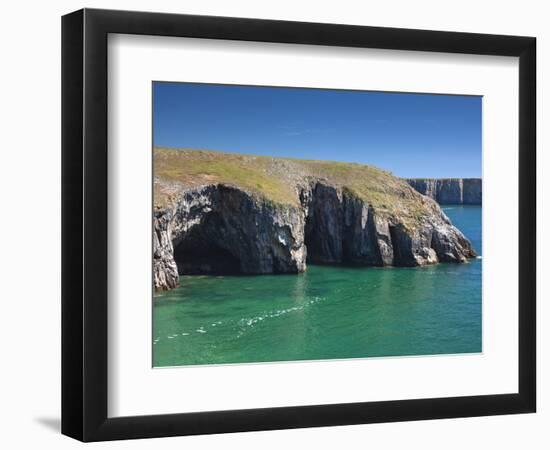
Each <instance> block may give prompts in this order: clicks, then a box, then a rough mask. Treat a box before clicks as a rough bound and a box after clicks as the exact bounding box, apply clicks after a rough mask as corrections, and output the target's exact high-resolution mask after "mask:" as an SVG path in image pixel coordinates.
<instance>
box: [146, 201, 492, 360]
mask: <svg viewBox="0 0 550 450" xmlns="http://www.w3.org/2000/svg"><path fill="white" fill-rule="evenodd" d="M443 210H444V211H445V213H446V214H447V215H448V216H449V218H450V219H451V220H452V222H453V223H454V224H455V225H456V226H457V227H458V228H459V229H460V230H461V231H462V232H463V233H464V234H465V235H466V236H467V237H468V238H469V239H470V240H471V241H472V244H473V245H474V248H475V249H476V251H477V253H478V254H479V255H481V207H479V206H448V207H443ZM481 267H482V259H481V257H478V259H473V260H471V262H469V263H467V264H438V265H435V266H427V267H417V268H396V267H390V268H373V267H367V268H357V267H329V266H313V265H309V266H308V270H307V271H306V272H305V273H304V274H300V275H260V276H225V277H222V276H185V277H182V280H181V287H180V288H178V289H175V290H173V291H169V292H164V293H161V294H159V297H157V298H155V299H154V305H153V366H155V367H160V366H181V365H194V364H226V363H251V362H265V361H293V360H312V359H332V358H364V357H373V356H403V355H435V354H452V353H474V352H481Z"/></svg>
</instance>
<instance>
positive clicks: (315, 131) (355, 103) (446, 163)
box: [153, 82, 481, 177]
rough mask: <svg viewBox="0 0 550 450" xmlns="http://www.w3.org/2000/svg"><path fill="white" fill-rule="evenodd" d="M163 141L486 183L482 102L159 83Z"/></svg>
mask: <svg viewBox="0 0 550 450" xmlns="http://www.w3.org/2000/svg"><path fill="white" fill-rule="evenodd" d="M153 141H154V145H156V146H163V147H179V148H197V149H210V150H221V151H230V152H236V153H251V154H257V155H270V156H288V157H294V158H305V159H327V160H335V161H351V162H359V163H365V164H372V165H375V166H378V167H381V168H384V169H386V170H390V171H392V172H393V173H394V174H395V175H397V176H401V177H480V176H481V97H474V96H455V95H429V94H402V93H388V92H365V91H342V90H326V89H301V88H269V87H253V86H226V85H209V84H195V83H189V84H188V83H165V82H155V83H154V84H153Z"/></svg>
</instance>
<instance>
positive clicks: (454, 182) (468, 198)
mask: <svg viewBox="0 0 550 450" xmlns="http://www.w3.org/2000/svg"><path fill="white" fill-rule="evenodd" d="M406 181H407V183H409V184H410V185H411V186H412V187H413V188H414V189H416V190H417V191H418V192H420V193H421V194H423V195H426V196H428V197H430V198H432V199H434V200H435V201H436V202H437V203H439V204H440V205H481V178H407V179H406Z"/></svg>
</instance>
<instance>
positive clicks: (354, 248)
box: [153, 149, 475, 290]
mask: <svg viewBox="0 0 550 450" xmlns="http://www.w3.org/2000/svg"><path fill="white" fill-rule="evenodd" d="M154 164H155V167H154V170H155V186H154V188H155V208H154V217H153V223H154V236H153V250H154V285H155V289H157V290H162V289H172V288H174V287H176V286H178V284H179V275H181V274H205V273H207V274H267V273H299V272H303V271H304V270H306V266H307V263H318V264H355V265H364V266H388V265H395V266H419V265H425V264H433V263H437V262H464V261H466V260H467V258H470V257H473V256H475V251H474V249H473V248H472V246H471V244H470V242H469V241H468V240H467V239H466V238H465V237H464V236H463V235H462V233H461V232H460V231H459V230H458V229H456V228H455V227H454V226H453V225H452V224H451V222H450V221H449V219H448V218H447V217H446V216H445V214H444V213H443V212H442V211H441V209H440V208H439V206H438V205H437V204H436V203H435V202H434V201H433V200H431V199H430V198H428V197H425V196H422V195H420V194H418V193H417V192H416V191H415V190H414V189H412V188H411V187H410V186H409V185H408V184H407V183H406V182H404V181H403V180H400V179H398V178H396V177H394V176H392V175H391V174H389V173H388V172H385V171H381V170H379V169H375V168H372V167H370V166H364V165H358V164H346V163H330V162H320V161H301V160H293V159H280V158H268V157H256V156H249V155H248V156H247V155H236V154H228V153H219V152H204V151H193V150H171V149H155V159H154Z"/></svg>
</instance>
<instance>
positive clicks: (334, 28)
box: [62, 9, 536, 441]
mask: <svg viewBox="0 0 550 450" xmlns="http://www.w3.org/2000/svg"><path fill="white" fill-rule="evenodd" d="M535 43H536V41H535V38H533V37H517V36H496V35H486V34H469V33H458V32H439V31H423V30H405V29H391V28H375V27H362V26H349V25H333V24H319V23H298V22H284V21H269V20H257V19H243V18H226V17H206V16H189V15H171V14H156V13H142V12H127V11H125V12H122V11H106V10H89V9H84V10H81V11H77V12H74V13H72V14H69V15H66V16H64V17H63V21H62V109H63V114H62V122H63V130H62V147H63V148H62V155H63V156H62V165H63V167H62V176H63V193H62V197H63V198H62V204H63V218H62V225H63V230H62V235H63V249H62V257H63V258H62V259H63V264H62V271H63V273H62V286H63V298H62V327H63V329H62V377H63V379H62V432H63V433H64V434H66V435H68V436H71V437H74V438H76V439H79V440H82V441H101V440H113V439H130V438H146V437H160V436H177V435H190V434H207V433H225V432H237V431H252V430H272V429H282V428H299V427H317V426H329V425H346V424H360V423H374V422H393V421H404V420H423V419H437V418H452V417H467V416H482V415H496V414H514V413H529V412H535V405H536V361H535V355H536V349H535V335H536V329H535V326H536V320H535V317H536V316H535V314H536V312H535V302H536V287H535V261H536V258H535V231H536V226H535V219H536V208H535V205H536V201H535V200H536V198H535V185H536V180H535V173H536V170H535V169H536V159H535V137H536V106H535V90H536V79H535V73H536V71H535V61H536V47H535V45H536V44H535Z"/></svg>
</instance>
